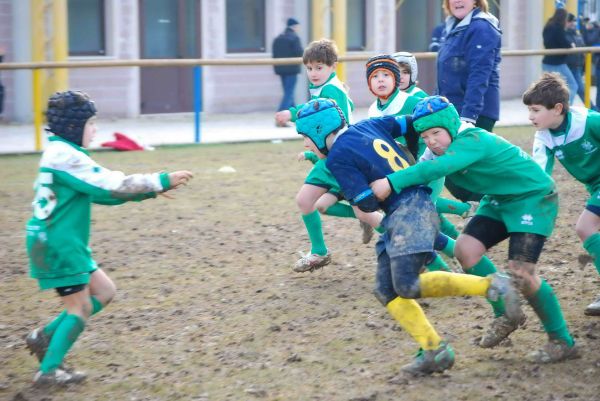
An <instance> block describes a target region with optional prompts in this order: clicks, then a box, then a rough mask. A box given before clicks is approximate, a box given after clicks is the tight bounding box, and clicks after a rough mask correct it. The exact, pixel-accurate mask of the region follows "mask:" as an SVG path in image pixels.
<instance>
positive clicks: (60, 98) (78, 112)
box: [46, 91, 96, 146]
mask: <svg viewBox="0 0 600 401" xmlns="http://www.w3.org/2000/svg"><path fill="white" fill-rule="evenodd" d="M95 115H96V106H95V105H94V102H93V101H92V100H91V99H90V97H89V96H88V95H87V94H86V93H84V92H79V91H66V92H56V93H55V94H54V95H52V96H51V97H50V99H49V100H48V110H47V111H46V118H47V120H48V128H46V131H48V132H51V133H53V134H55V135H57V136H60V137H61V138H64V139H66V140H67V141H69V142H72V143H74V144H76V145H78V146H81V144H82V140H83V129H84V127H85V123H86V122H87V120H89V119H90V117H93V116H95Z"/></svg>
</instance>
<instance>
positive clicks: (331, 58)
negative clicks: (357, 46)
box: [302, 39, 338, 86]
mask: <svg viewBox="0 0 600 401" xmlns="http://www.w3.org/2000/svg"><path fill="white" fill-rule="evenodd" d="M337 60H338V50H337V46H336V45H335V43H334V42H333V41H331V40H329V39H321V40H315V41H314V42H311V43H310V44H309V45H308V46H307V47H306V49H304V54H303V55H302V62H303V63H304V65H305V66H306V73H307V75H308V79H309V80H310V82H311V83H312V84H313V85H315V86H321V85H323V84H324V83H325V82H327V79H328V78H329V76H330V75H331V73H332V72H333V71H334V70H335V68H336V67H337Z"/></svg>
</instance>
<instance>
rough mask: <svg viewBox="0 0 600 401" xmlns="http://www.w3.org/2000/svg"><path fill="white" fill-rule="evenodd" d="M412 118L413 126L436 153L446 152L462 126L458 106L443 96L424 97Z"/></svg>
mask: <svg viewBox="0 0 600 401" xmlns="http://www.w3.org/2000/svg"><path fill="white" fill-rule="evenodd" d="M412 118H413V127H414V128H415V130H416V131H417V132H418V133H419V134H421V138H423V141H424V142H425V144H426V145H427V147H428V148H429V149H430V150H431V151H432V152H433V153H435V154H436V155H443V154H444V153H446V149H448V146H450V144H451V143H452V139H453V138H454V137H455V136H456V135H457V134H458V128H459V127H460V116H459V115H458V112H457V111H456V108H454V105H453V104H452V103H450V102H449V101H448V99H446V98H445V97H443V96H430V97H426V98H425V99H422V100H421V101H420V102H419V103H417V104H416V106H415V109H414V111H413V115H412Z"/></svg>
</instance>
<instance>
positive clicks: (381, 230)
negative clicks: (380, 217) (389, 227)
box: [375, 226, 385, 234]
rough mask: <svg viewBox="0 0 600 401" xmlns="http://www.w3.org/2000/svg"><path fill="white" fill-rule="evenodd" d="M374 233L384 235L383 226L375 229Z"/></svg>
mask: <svg viewBox="0 0 600 401" xmlns="http://www.w3.org/2000/svg"><path fill="white" fill-rule="evenodd" d="M375 231H377V232H378V233H379V234H384V233H385V227H384V226H379V227H376V228H375Z"/></svg>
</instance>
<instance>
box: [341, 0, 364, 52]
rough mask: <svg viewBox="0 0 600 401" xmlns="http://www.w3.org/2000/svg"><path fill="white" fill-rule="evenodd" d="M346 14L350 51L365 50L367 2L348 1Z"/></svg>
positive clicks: (359, 0) (361, 0)
mask: <svg viewBox="0 0 600 401" xmlns="http://www.w3.org/2000/svg"><path fill="white" fill-rule="evenodd" d="M346 13H347V15H346V18H347V24H346V27H347V28H346V41H347V47H348V50H365V48H366V42H367V35H366V25H367V18H366V0H348V3H347V9H346Z"/></svg>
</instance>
